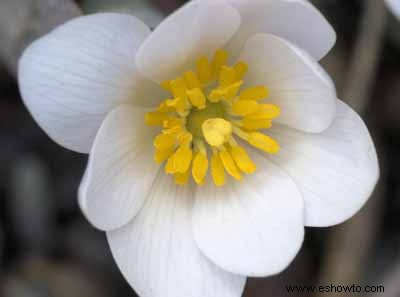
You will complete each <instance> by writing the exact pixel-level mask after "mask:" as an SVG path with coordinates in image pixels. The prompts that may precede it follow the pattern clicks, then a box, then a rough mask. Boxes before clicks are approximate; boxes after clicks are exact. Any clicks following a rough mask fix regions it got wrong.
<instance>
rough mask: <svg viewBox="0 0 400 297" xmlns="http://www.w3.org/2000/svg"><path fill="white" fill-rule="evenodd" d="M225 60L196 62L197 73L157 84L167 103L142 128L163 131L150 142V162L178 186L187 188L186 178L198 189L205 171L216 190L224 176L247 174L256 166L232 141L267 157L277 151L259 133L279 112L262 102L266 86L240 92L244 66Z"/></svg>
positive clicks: (149, 115)
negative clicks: (166, 93) (168, 94)
mask: <svg viewBox="0 0 400 297" xmlns="http://www.w3.org/2000/svg"><path fill="white" fill-rule="evenodd" d="M227 60H228V54H227V53H226V52H225V51H223V50H218V51H217V52H216V53H215V54H214V57H213V58H212V60H211V61H210V60H209V59H208V58H207V57H200V58H199V59H198V60H197V65H196V71H187V72H185V73H183V75H182V76H181V77H178V78H175V79H172V80H169V81H165V82H163V83H162V84H161V86H162V87H163V88H164V89H166V90H168V91H169V92H171V94H172V98H168V99H165V100H164V101H163V102H161V104H160V105H159V106H158V107H157V108H156V109H155V110H154V111H152V112H149V113H147V114H146V120H145V121H146V124H147V125H150V126H159V127H161V129H162V131H161V133H160V134H159V135H157V136H156V138H155V139H154V147H155V153H154V159H155V161H156V162H157V163H159V164H161V163H164V162H165V172H166V173H167V174H172V175H174V176H175V182H176V183H177V184H179V185H184V184H186V183H187V182H188V180H189V178H190V175H192V177H193V180H194V181H195V182H196V184H198V185H201V184H203V183H204V182H205V178H206V175H207V172H208V169H209V167H211V175H212V178H213V180H214V183H215V184H216V185H217V186H222V185H224V184H225V181H226V173H228V174H229V175H230V176H232V177H233V178H235V179H236V180H241V179H242V178H243V174H252V173H253V172H254V171H255V170H256V164H254V162H253V161H252V160H251V158H250V157H249V155H248V153H247V151H246V149H245V148H244V147H243V146H241V145H240V144H239V143H238V142H237V139H241V140H243V141H245V142H247V143H248V144H250V145H251V146H254V147H256V148H258V149H260V150H262V151H264V152H266V153H270V154H275V153H277V152H278V151H279V144H278V143H277V142H276V141H275V140H274V139H272V138H271V137H269V136H267V135H265V134H264V133H262V132H260V131H261V130H265V129H269V128H271V126H272V120H273V119H275V118H277V117H278V116H279V115H280V109H279V108H278V107H277V106H276V105H273V104H268V103H262V101H263V100H265V99H267V97H268V89H267V88H266V87H265V86H254V87H250V88H247V89H244V90H241V86H242V84H243V78H244V76H245V74H246V72H247V65H246V64H245V63H244V62H239V63H237V64H236V65H234V66H233V67H230V66H227ZM209 154H211V158H209V157H208V155H209ZM210 160H211V164H210Z"/></svg>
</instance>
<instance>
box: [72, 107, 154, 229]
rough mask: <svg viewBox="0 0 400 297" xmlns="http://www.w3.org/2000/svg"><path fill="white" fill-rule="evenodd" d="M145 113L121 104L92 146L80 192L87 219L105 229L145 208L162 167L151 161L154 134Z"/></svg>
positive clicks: (109, 116)
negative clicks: (146, 122)
mask: <svg viewBox="0 0 400 297" xmlns="http://www.w3.org/2000/svg"><path fill="white" fill-rule="evenodd" d="M144 114H145V111H144V110H143V109H141V108H135V107H133V106H128V105H121V106H119V107H117V108H116V109H114V110H113V111H112V112H110V114H109V115H108V116H107V117H106V119H105V120H104V123H103V124H102V126H101V128H100V130H99V133H98V134H97V136H96V139H95V141H94V143H93V148H92V150H91V152H90V156H89V164H88V167H87V171H86V173H85V177H84V178H83V180H82V184H81V187H80V190H79V194H80V195H79V196H81V197H80V205H81V207H82V211H83V212H84V213H85V215H86V216H87V218H88V220H89V221H90V222H91V223H92V224H93V225H94V226H95V227H97V228H99V229H102V230H113V229H116V228H119V227H121V226H123V225H125V224H126V223H128V222H129V221H130V220H131V219H132V218H133V217H134V216H135V215H136V214H137V213H138V211H139V210H140V208H141V207H142V206H143V203H144V201H145V199H146V197H147V195H148V193H149V191H150V188H151V186H152V184H153V182H154V179H155V176H156V174H157V171H158V168H159V166H158V165H156V164H155V162H154V160H153V158H152V151H153V150H152V140H153V136H154V135H155V134H154V133H153V131H152V129H151V128H149V127H147V126H145V124H144V120H143V119H144Z"/></svg>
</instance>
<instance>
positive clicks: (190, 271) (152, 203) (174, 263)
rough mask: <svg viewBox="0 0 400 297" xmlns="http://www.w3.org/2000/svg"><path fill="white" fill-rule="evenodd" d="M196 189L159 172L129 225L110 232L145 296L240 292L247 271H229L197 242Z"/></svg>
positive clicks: (208, 296) (223, 296)
mask: <svg viewBox="0 0 400 297" xmlns="http://www.w3.org/2000/svg"><path fill="white" fill-rule="evenodd" d="M192 197H193V192H192V191H191V189H190V187H187V186H186V187H178V186H176V185H175V184H174V182H173V180H172V178H171V177H170V176H167V175H165V174H164V173H163V172H160V174H159V176H158V177H157V180H156V182H155V184H154V186H153V189H152V192H151V194H150V195H149V197H148V199H147V201H146V204H145V206H144V207H143V209H142V210H141V211H140V213H139V215H138V216H137V217H136V218H135V219H134V220H133V221H132V222H131V223H129V225H127V226H125V227H123V228H121V229H119V230H116V231H112V232H108V233H107V236H108V241H109V244H110V246H111V250H112V253H113V255H114V258H115V260H116V262H117V264H118V266H119V267H120V269H121V271H122V273H123V274H124V276H125V277H126V279H127V280H128V282H129V283H130V284H131V286H132V287H133V288H134V289H135V290H136V292H137V293H138V295H139V296H142V297H240V296H241V294H242V292H243V288H244V284H245V281H246V278H245V277H241V276H236V275H233V274H230V273H228V272H225V271H223V270H221V269H220V268H218V267H217V266H215V265H214V264H212V263H211V262H209V261H208V260H207V259H206V258H205V257H204V256H203V255H202V254H201V252H200V251H199V249H198V248H197V246H196V244H195V242H194V240H193V235H192V230H191V213H192V212H191V210H192V207H193V198H192Z"/></svg>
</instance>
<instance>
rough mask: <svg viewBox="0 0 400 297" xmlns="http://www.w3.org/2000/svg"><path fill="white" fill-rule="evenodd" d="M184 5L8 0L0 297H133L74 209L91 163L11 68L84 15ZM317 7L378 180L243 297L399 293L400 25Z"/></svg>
mask: <svg viewBox="0 0 400 297" xmlns="http://www.w3.org/2000/svg"><path fill="white" fill-rule="evenodd" d="M58 2H59V3H58ZM140 2H145V0H142V1H140ZM183 2H184V1H178V0H153V1H150V0H149V1H148V2H147V3H146V2H145V3H144V4H143V3H139V4H138V1H135V0H124V1H111V0H108V1H107V0H102V1H95V0H92V1H90V0H87V1H79V2H76V3H71V2H69V1H65V0H61V1H56V0H50V1H44V0H41V1H34V0H29V1H28V0H26V1H21V0H14V1H13V0H10V1H9V0H0V48H1V49H0V296H4V297H47V296H48V297H53V296H56V297H64V296H65V297H79V296H84V297H92V296H93V297H103V296H108V297H120V296H124V297H129V296H136V295H135V294H134V292H133V291H132V290H131V288H130V287H129V286H128V285H127V283H126V282H125V280H124V279H123V277H122V275H121V274H120V272H119V271H118V268H117V266H116V265H115V264H114V262H113V259H112V257H111V254H110V252H109V249H108V246H107V243H106V239H105V236H104V234H103V233H102V232H100V231H97V230H95V229H94V228H92V227H91V226H90V225H89V224H88V222H87V221H86V220H85V218H84V217H83V215H82V214H81V212H80V211H79V209H78V205H77V198H76V192H77V188H78V185H79V182H80V179H81V176H82V174H83V170H84V168H85V165H86V156H85V155H79V154H77V153H73V152H70V151H68V150H65V149H63V148H62V147H60V146H58V145H56V144H55V143H53V142H52V141H51V140H50V139H49V138H48V137H47V136H46V135H45V133H44V132H43V131H42V130H41V129H40V128H39V127H38V126H37V125H36V123H35V122H34V121H33V119H32V118H31V116H30V115H29V113H28V111H27V110H26V108H25V107H24V106H23V103H22V101H21V98H20V95H19V92H18V85H17V81H16V79H15V73H16V67H15V65H16V62H15V61H17V59H18V57H19V54H20V52H21V51H22V49H23V48H24V47H25V45H26V44H28V43H29V42H30V41H31V40H33V39H34V38H36V37H38V36H39V35H41V34H43V33H45V32H46V31H48V30H49V29H51V28H52V27H54V26H55V25H56V24H58V23H62V22H63V21H64V20H66V19H68V18H70V17H72V16H74V15H75V14H78V13H79V11H78V10H77V9H78V8H80V9H83V10H84V13H91V12H95V11H99V10H104V9H107V10H109V9H113V10H124V11H128V12H131V13H134V14H136V15H137V16H138V17H139V18H144V19H145V20H146V22H147V23H148V24H150V26H153V27H154V26H155V25H156V24H157V23H158V22H159V21H160V20H161V18H162V16H163V15H166V14H168V13H170V12H171V11H173V10H174V9H176V8H177V7H178V6H180V5H181V4H182V3H183ZM313 2H314V3H315V4H316V5H317V6H318V7H319V8H320V9H321V10H322V11H323V13H324V15H325V16H326V17H327V18H328V20H329V21H330V22H331V23H332V24H333V26H334V27H335V29H336V31H337V34H338V41H337V44H336V47H335V48H334V50H333V51H332V52H331V53H330V54H329V56H328V57H326V58H325V59H324V60H323V61H322V64H323V65H324V67H325V68H326V69H327V71H328V72H329V73H330V74H331V75H332V77H333V79H334V80H335V82H336V86H337V89H338V93H339V96H340V97H341V98H342V99H343V100H345V101H347V102H348V103H349V104H350V105H352V106H353V107H354V108H355V109H356V110H358V111H359V113H360V114H361V115H362V116H363V118H364V119H365V121H366V122H367V125H368V127H369V128H370V130H371V133H372V135H373V138H374V140H375V142H376V145H377V147H378V152H379V158H380V164H381V171H382V173H381V180H380V183H379V185H378V188H377V190H376V191H375V193H374V195H373V197H372V198H371V199H370V201H369V202H368V205H367V206H366V207H365V208H364V209H363V210H362V211H361V212H360V213H359V214H358V215H357V216H356V217H355V218H353V219H351V220H350V221H348V222H347V223H345V224H343V225H340V226H337V227H331V228H320V229H317V228H308V229H307V231H306V239H305V243H304V246H303V248H302V250H301V252H300V253H299V255H298V256H297V258H296V260H295V261H294V263H293V264H292V265H291V266H290V267H289V268H288V269H287V270H286V271H285V272H283V273H282V274H280V275H278V276H275V277H270V278H266V279H257V280H255V279H252V280H250V281H249V282H248V284H247V287H246V290H245V294H244V296H245V297H256V296H257V297H258V296H261V297H264V296H276V297H283V296H306V297H308V296H317V297H320V296H321V297H323V296H393V297H396V296H400V258H399V252H400V240H399V238H400V237H399V233H400V232H399V231H400V226H399V222H400V220H399V216H400V199H399V198H400V183H399V181H400V137H399V134H400V20H396V19H395V18H394V17H393V15H392V14H391V13H390V12H388V11H387V10H386V9H385V7H384V5H383V1H381V0H372V1H371V0H361V1H356V0H316V1H313ZM65 7H66V8H65ZM147 9H152V10H151V11H148V10H147ZM22 20H23V21H24V22H22ZM21 32H22V33H24V34H21ZM326 166H329V164H326ZM296 284H298V285H302V284H303V285H304V284H306V285H313V284H322V285H330V284H333V285H346V284H349V285H352V284H356V285H370V286H372V285H382V284H383V285H385V293H376V294H366V293H359V294H357V293H347V294H335V293H331V294H322V293H318V294H317V293H314V294H311V293H304V294H300V293H288V292H287V290H286V289H285V285H296ZM177 297H185V296H177Z"/></svg>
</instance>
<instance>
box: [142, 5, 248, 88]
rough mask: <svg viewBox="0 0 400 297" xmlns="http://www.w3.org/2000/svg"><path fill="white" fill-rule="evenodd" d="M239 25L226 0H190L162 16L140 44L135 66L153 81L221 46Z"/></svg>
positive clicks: (171, 75)
mask: <svg viewBox="0 0 400 297" xmlns="http://www.w3.org/2000/svg"><path fill="white" fill-rule="evenodd" d="M239 25H240V16H239V14H238V12H237V11H236V10H235V9H234V8H232V7H231V6H230V5H228V4H227V3H226V1H225V0H203V1H192V2H189V3H188V4H186V5H185V6H184V7H182V8H181V9H179V10H178V11H176V12H175V13H174V14H172V15H171V16H169V17H168V18H167V19H165V20H164V21H163V22H162V23H161V24H160V25H159V26H158V27H157V28H156V29H155V31H154V32H153V33H152V34H151V36H150V37H149V38H148V39H147V40H146V41H145V42H144V43H143V45H142V46H141V47H140V49H139V51H138V55H137V59H136V62H137V65H138V68H139V69H140V71H141V72H142V73H143V74H144V75H145V76H147V77H148V78H150V79H153V80H154V81H156V82H162V81H164V80H167V79H173V78H175V77H177V76H179V75H181V74H182V72H183V71H187V70H189V68H190V67H192V66H193V63H194V62H195V60H196V59H197V58H198V57H199V56H201V55H211V54H212V53H214V51H215V50H217V49H218V48H221V47H223V46H224V45H225V44H226V43H227V42H228V40H229V39H230V38H231V37H232V35H233V34H234V33H235V32H236V30H237V28H238V27H239Z"/></svg>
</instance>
